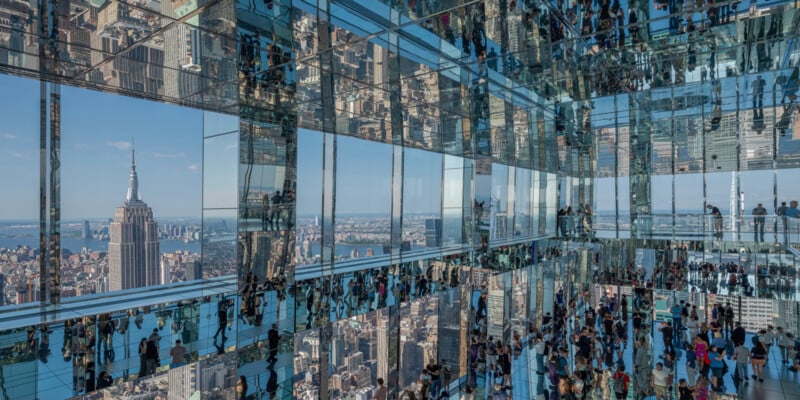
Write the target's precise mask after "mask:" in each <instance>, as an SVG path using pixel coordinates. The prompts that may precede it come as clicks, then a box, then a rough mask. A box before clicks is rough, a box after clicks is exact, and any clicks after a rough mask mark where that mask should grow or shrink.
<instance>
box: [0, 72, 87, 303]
mask: <svg viewBox="0 0 800 400" xmlns="http://www.w3.org/2000/svg"><path fill="white" fill-rule="evenodd" d="M0 86H1V87H3V88H4V90H8V93H16V95H15V96H14V101H13V102H8V103H7V104H6V105H5V106H4V107H2V108H0V121H3V122H2V123H0V149H2V150H0V171H2V172H0V184H2V185H3V187H7V188H15V189H14V190H8V191H5V192H6V194H5V195H4V196H3V200H2V201H0V269H2V271H3V274H4V276H5V279H3V282H2V284H0V288H2V296H0V304H2V305H6V304H20V303H26V302H31V301H36V300H38V299H39V296H38V293H39V290H40V289H39V279H40V277H39V263H38V260H37V257H36V254H38V250H39V246H40V244H39V233H40V229H39V207H40V206H42V207H44V206H45V205H43V204H41V205H40V203H39V185H38V182H39V173H40V172H41V173H44V171H39V151H38V149H39V129H40V128H39V122H38V121H39V105H38V103H39V95H38V94H39V83H38V82H36V81H34V80H29V79H23V78H16V77H12V76H9V75H0ZM84 228H85V226H84ZM90 229H91V228H90ZM45 233H46V232H45ZM86 233H87V232H86V229H83V230H82V231H81V238H82V237H83V235H84V234H86ZM88 233H90V234H91V232H88ZM72 247H73V248H74V249H75V251H79V250H80V248H79V247H76V246H74V245H73V246H72Z"/></svg>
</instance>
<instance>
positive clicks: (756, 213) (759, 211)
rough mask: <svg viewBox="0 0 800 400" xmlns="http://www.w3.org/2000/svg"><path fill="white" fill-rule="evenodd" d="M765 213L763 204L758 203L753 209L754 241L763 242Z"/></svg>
mask: <svg viewBox="0 0 800 400" xmlns="http://www.w3.org/2000/svg"><path fill="white" fill-rule="evenodd" d="M766 215H767V209H766V208H764V205H763V204H761V203H758V206H756V208H754V209H753V217H754V218H753V225H754V227H753V228H754V229H753V235H754V236H755V241H756V242H763V241H764V222H765V219H764V217H765V216H766ZM759 235H760V236H759Z"/></svg>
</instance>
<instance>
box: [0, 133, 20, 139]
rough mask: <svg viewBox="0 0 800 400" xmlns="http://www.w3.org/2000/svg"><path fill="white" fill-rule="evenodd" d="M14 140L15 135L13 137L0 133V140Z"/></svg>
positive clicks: (9, 134)
mask: <svg viewBox="0 0 800 400" xmlns="http://www.w3.org/2000/svg"><path fill="white" fill-rule="evenodd" d="M16 138H17V135H14V134H11V133H0V139H8V140H12V139H16Z"/></svg>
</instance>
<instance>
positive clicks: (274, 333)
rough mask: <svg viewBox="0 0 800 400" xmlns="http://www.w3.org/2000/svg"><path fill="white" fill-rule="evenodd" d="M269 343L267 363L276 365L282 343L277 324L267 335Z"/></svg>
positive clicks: (273, 325)
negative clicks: (279, 346)
mask: <svg viewBox="0 0 800 400" xmlns="http://www.w3.org/2000/svg"><path fill="white" fill-rule="evenodd" d="M267 341H268V342H269V358H267V361H269V362H272V363H274V362H275V360H276V359H277V355H278V345H279V344H280V341H281V335H280V333H278V325H277V324H272V328H270V330H269V332H268V333H267Z"/></svg>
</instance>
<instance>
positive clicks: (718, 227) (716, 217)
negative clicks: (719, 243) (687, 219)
mask: <svg viewBox="0 0 800 400" xmlns="http://www.w3.org/2000/svg"><path fill="white" fill-rule="evenodd" d="M706 208H708V209H709V210H711V217H712V220H713V222H714V236H716V237H718V238H722V212H720V211H719V208H717V207H716V206H713V205H711V204H709V205H707V206H706Z"/></svg>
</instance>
